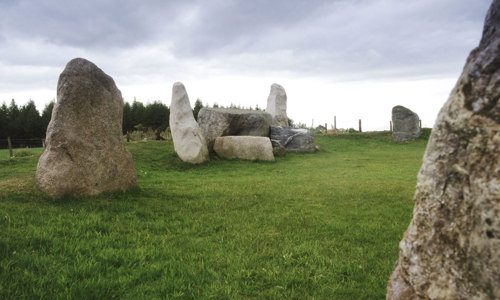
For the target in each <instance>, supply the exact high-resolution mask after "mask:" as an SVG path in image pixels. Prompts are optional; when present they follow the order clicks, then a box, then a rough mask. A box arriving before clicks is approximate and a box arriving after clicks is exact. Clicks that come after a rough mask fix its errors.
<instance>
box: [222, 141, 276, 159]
mask: <svg viewBox="0 0 500 300" xmlns="http://www.w3.org/2000/svg"><path fill="white" fill-rule="evenodd" d="M214 151H215V153H216V154H217V155H218V156H220V157H222V158H227V159H244V160H261V161H274V155H273V147H272V146H271V141H270V140H269V138H267V137H261V136H223V137H218V138H216V139H215V143H214Z"/></svg>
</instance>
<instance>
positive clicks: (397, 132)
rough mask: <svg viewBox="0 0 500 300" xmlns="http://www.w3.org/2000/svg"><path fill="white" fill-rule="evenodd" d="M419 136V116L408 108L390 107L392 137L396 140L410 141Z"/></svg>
mask: <svg viewBox="0 0 500 300" xmlns="http://www.w3.org/2000/svg"><path fill="white" fill-rule="evenodd" d="M418 137H420V118H419V117H418V115H417V114H416V113H414V112H412V111H411V110H409V109H408V108H406V107H404V106H401V105H398V106H394V107H393V108H392V138H393V140H394V141H396V142H405V141H411V140H414V139H416V138H418Z"/></svg>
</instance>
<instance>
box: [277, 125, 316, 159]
mask: <svg viewBox="0 0 500 300" xmlns="http://www.w3.org/2000/svg"><path fill="white" fill-rule="evenodd" d="M271 142H272V145H273V147H274V148H285V149H286V151H290V152H309V153H313V152H314V151H315V150H316V145H315V144H314V134H313V133H312V132H311V131H309V130H307V129H302V128H293V127H290V126H271Z"/></svg>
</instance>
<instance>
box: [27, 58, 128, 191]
mask: <svg viewBox="0 0 500 300" xmlns="http://www.w3.org/2000/svg"><path fill="white" fill-rule="evenodd" d="M122 115H123V100H122V95H121V92H120V90H118V88H117V87H116V85H115V82H114V81H113V79H112V78H111V77H110V76H108V75H106V74H105V73H104V72H103V71H102V70H101V69H99V68H98V67H97V66H96V65H94V64H93V63H92V62H90V61H88V60H85V59H82V58H75V59H73V60H71V61H70V62H69V63H68V64H67V65H66V68H65V69H64V71H63V72H62V73H61V75H60V76H59V82H58V84H57V102H56V104H55V106H54V111H53V113H52V118H51V120H50V123H49V125H48V127H47V134H46V147H45V150H44V152H43V153H42V155H41V156H40V159H39V161H38V166H37V170H36V175H35V180H36V183H37V185H38V187H39V188H40V189H41V190H42V191H44V192H46V193H47V194H49V195H50V196H54V197H59V196H64V195H73V196H78V195H97V194H100V193H102V192H111V191H117V190H126V189H128V188H130V187H134V186H136V185H137V174H136V170H135V165H134V161H133V160H132V156H131V155H130V153H129V152H128V151H127V150H126V149H125V145H124V143H123V137H122Z"/></svg>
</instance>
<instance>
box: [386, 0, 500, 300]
mask: <svg viewBox="0 0 500 300" xmlns="http://www.w3.org/2000/svg"><path fill="white" fill-rule="evenodd" d="M499 86H500V0H495V1H493V4H492V5H491V7H490V10H489V12H488V15H487V18H486V23H485V27H484V30H483V37H482V39H481V42H480V44H479V46H478V47H477V48H476V49H475V50H473V51H472V52H471V54H470V55H469V58H468V59H467V63H466V65H465V67H464V70H463V73H462V75H461V76H460V78H459V80H458V83H457V85H456V86H455V88H454V89H453V91H452V93H451V95H450V98H449V99H448V101H447V102H446V103H445V105H444V107H443V108H442V109H441V111H440V113H439V115H438V118H437V121H436V124H435V125H434V129H433V130H432V134H431V137H430V140H429V143H428V146H427V150H426V152H425V156H424V159H423V165H422V168H421V170H420V173H419V175H418V182H417V191H416V193H415V207H414V209H413V219H412V221H411V223H410V226H409V227H408V229H407V231H406V232H405V234H404V236H403V240H402V241H401V243H400V244H399V248H400V253H399V260H398V261H397V263H396V266H395V269H394V271H393V273H392V276H391V279H390V281H389V284H388V290H387V298H388V299H500V133H499V130H500V101H498V99H499V98H500V89H499V88H498V87H499Z"/></svg>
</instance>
